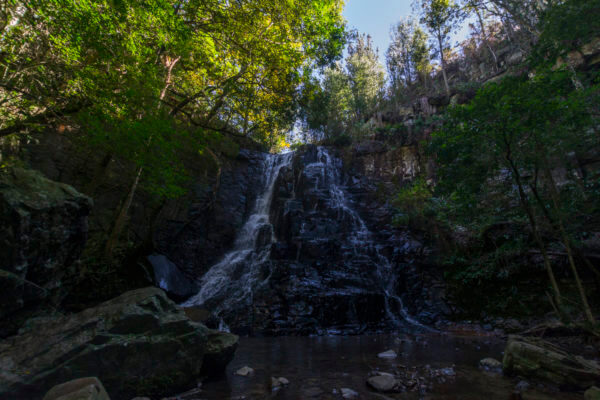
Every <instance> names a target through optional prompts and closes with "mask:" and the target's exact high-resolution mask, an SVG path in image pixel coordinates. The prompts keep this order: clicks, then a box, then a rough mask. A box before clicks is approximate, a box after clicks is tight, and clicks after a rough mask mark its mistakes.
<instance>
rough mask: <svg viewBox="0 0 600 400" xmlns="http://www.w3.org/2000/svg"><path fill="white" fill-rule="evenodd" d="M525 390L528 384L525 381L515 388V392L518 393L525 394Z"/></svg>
mask: <svg viewBox="0 0 600 400" xmlns="http://www.w3.org/2000/svg"><path fill="white" fill-rule="evenodd" d="M527 389H529V382H527V381H521V382H519V383H517V386H515V390H518V391H519V392H525V391H527Z"/></svg>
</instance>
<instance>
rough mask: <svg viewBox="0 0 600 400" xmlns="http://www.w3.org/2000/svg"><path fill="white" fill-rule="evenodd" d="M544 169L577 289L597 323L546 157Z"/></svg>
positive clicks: (589, 318) (585, 309) (592, 322)
mask: <svg viewBox="0 0 600 400" xmlns="http://www.w3.org/2000/svg"><path fill="white" fill-rule="evenodd" d="M543 162H544V166H543V170H544V175H545V178H546V180H547V181H548V187H549V191H550V198H551V200H552V205H553V207H554V210H555V214H556V218H557V222H558V229H559V232H560V236H561V238H562V242H563V245H564V246H565V250H566V251H567V258H568V260H569V266H570V267H571V271H572V272H573V277H574V278H575V283H576V285H577V290H578V291H579V296H580V297H581V302H582V303H583V310H584V312H585V315H586V317H587V319H588V321H589V322H590V323H591V324H595V323H596V319H595V318H594V314H593V313H592V309H591V308H590V304H589V302H588V299H587V295H586V293H585V289H584V287H583V284H582V283H581V278H580V277H579V273H578V272H577V266H576V265H575V260H574V259H573V252H572V251H571V245H570V244H569V237H568V235H567V231H566V230H565V225H564V223H563V218H562V215H561V214H562V213H561V211H560V204H559V200H558V189H557V188H556V182H555V181H554V178H553V177H552V172H551V171H550V167H549V166H548V160H547V159H546V157H545V156H544V157H543Z"/></svg>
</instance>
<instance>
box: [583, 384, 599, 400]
mask: <svg viewBox="0 0 600 400" xmlns="http://www.w3.org/2000/svg"><path fill="white" fill-rule="evenodd" d="M583 397H584V399H585V400H600V389H598V388H597V387H596V386H592V387H591V388H589V389H588V390H586V391H585V393H584V394H583Z"/></svg>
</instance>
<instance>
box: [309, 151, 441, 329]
mask: <svg viewBox="0 0 600 400" xmlns="http://www.w3.org/2000/svg"><path fill="white" fill-rule="evenodd" d="M341 164H342V163H341V160H340V159H338V158H336V157H333V156H332V155H331V154H330V153H329V151H328V150H327V149H326V148H324V147H318V149H317V161H316V162H313V163H311V164H308V165H306V166H305V171H306V172H307V173H308V174H312V175H314V176H315V178H316V179H315V190H327V191H328V192H329V196H328V198H329V204H328V206H329V207H330V208H332V209H335V210H337V213H338V216H337V218H338V220H342V219H344V218H346V219H348V220H349V221H350V226H351V229H350V232H349V234H348V236H347V241H348V243H349V245H350V247H351V248H352V252H353V254H354V256H360V255H367V256H369V257H370V258H372V259H373V260H374V264H375V268H376V270H375V271H374V272H375V275H376V277H377V281H378V283H379V285H380V290H381V291H382V292H383V293H384V295H385V308H386V310H385V311H386V314H387V316H388V318H389V319H390V320H391V321H392V323H393V324H394V325H395V326H396V327H400V326H401V325H402V324H401V322H402V321H401V320H400V319H399V318H398V316H397V315H396V313H395V312H394V310H397V311H398V314H400V315H399V316H400V317H402V320H404V321H406V322H407V323H409V324H410V325H413V326H416V327H419V328H422V329H426V330H430V328H428V327H426V326H424V325H422V324H421V323H419V322H418V321H416V320H415V319H414V318H412V317H411V316H410V315H409V313H408V312H407V311H406V310H405V309H404V305H403V302H402V299H401V298H400V297H399V296H398V295H396V294H395V288H394V283H395V281H396V279H395V275H394V269H393V268H392V264H391V263H390V261H389V260H388V259H387V257H385V256H383V255H382V254H381V252H380V247H379V246H377V244H376V240H375V237H374V235H373V233H372V232H371V231H370V230H369V229H368V228H367V225H366V223H365V221H364V220H363V219H362V218H361V216H360V215H359V214H358V212H356V211H355V210H354V209H353V208H352V207H351V206H350V203H349V200H348V199H347V197H346V194H345V191H344V190H343V186H342V177H341V175H340V171H341V169H342V165H341ZM392 303H395V307H394V308H392Z"/></svg>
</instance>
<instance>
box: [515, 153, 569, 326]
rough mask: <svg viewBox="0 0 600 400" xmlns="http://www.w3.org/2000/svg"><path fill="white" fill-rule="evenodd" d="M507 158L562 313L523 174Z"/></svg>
mask: <svg viewBox="0 0 600 400" xmlns="http://www.w3.org/2000/svg"><path fill="white" fill-rule="evenodd" d="M505 158H506V161H508V164H509V165H510V169H511V171H512V173H513V175H514V178H515V182H516V184H517V188H518V191H519V201H520V203H521V207H522V208H523V211H525V214H527V219H528V220H529V225H530V227H531V230H532V233H533V238H534V240H535V242H536V244H537V246H538V248H539V249H540V252H541V253H542V257H543V258H544V267H545V268H546V272H547V273H548V278H549V279H550V284H551V285H552V290H553V291H554V300H555V302H556V306H557V308H558V309H559V310H560V312H561V313H562V298H561V294H560V289H559V287H558V283H557V281H556V277H555V276H554V271H553V270H552V264H551V263H550V258H549V257H548V252H547V250H546V245H545V244H544V241H543V240H542V237H541V235H540V233H539V231H538V227H537V222H536V219H535V215H534V213H533V209H532V207H531V205H530V204H529V200H528V198H527V194H526V193H525V190H524V188H523V181H522V179H521V174H520V173H519V170H518V168H517V166H516V165H515V163H514V161H513V160H512V157H511V153H510V150H508V151H507V153H506V155H505ZM559 317H562V315H559Z"/></svg>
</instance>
